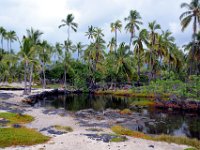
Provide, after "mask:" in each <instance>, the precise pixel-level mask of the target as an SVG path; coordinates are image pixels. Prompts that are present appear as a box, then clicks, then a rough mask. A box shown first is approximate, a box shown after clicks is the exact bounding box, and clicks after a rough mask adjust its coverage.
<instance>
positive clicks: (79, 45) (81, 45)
mask: <svg viewBox="0 0 200 150" xmlns="http://www.w3.org/2000/svg"><path fill="white" fill-rule="evenodd" d="M84 47H85V45H83V44H82V43H81V42H78V43H77V44H76V50H77V53H78V59H79V58H80V57H81V55H82V51H83V48H84Z"/></svg>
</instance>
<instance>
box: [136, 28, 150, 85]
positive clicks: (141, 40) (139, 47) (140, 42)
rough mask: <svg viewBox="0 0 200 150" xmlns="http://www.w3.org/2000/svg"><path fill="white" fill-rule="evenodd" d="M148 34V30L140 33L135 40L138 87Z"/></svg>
mask: <svg viewBox="0 0 200 150" xmlns="http://www.w3.org/2000/svg"><path fill="white" fill-rule="evenodd" d="M147 35H148V32H147V30H146V29H143V30H141V31H140V33H139V36H138V37H136V38H135V40H134V41H133V44H134V45H135V49H134V54H135V55H134V56H135V58H136V59H137V73H138V81H137V82H138V83H137V84H138V86H139V85H140V83H139V81H140V66H142V65H143V60H144V44H146V43H147Z"/></svg>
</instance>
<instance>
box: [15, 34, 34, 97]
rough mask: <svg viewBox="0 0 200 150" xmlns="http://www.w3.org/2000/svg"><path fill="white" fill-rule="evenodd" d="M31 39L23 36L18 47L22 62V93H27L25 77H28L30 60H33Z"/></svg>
mask: <svg viewBox="0 0 200 150" xmlns="http://www.w3.org/2000/svg"><path fill="white" fill-rule="evenodd" d="M31 44H32V43H31V39H29V38H27V37H25V36H24V37H23V40H22V45H21V47H20V52H19V54H18V55H19V57H20V59H21V60H22V62H23V63H24V94H25V95H27V94H28V87H27V77H28V68H29V65H30V63H31V62H32V61H34V56H35V51H34V49H31Z"/></svg>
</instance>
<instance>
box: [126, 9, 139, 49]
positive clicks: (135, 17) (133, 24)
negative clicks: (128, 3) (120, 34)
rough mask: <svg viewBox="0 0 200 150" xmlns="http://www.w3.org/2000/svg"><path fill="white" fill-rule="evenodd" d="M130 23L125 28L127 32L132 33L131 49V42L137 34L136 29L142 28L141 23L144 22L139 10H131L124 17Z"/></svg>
mask: <svg viewBox="0 0 200 150" xmlns="http://www.w3.org/2000/svg"><path fill="white" fill-rule="evenodd" d="M124 20H125V21H127V22H128V23H127V24H126V26H125V29H126V31H127V32H129V33H130V42H129V48H130V50H131V44H132V40H133V37H134V36H135V31H136V30H139V29H140V25H141V24H142V22H141V21H140V20H141V16H140V14H139V12H137V11H136V10H131V11H130V13H129V16H128V17H126V18H125V19H124Z"/></svg>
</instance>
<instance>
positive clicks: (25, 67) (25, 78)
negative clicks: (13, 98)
mask: <svg viewBox="0 0 200 150" xmlns="http://www.w3.org/2000/svg"><path fill="white" fill-rule="evenodd" d="M27 67H28V62H27V61H26V62H25V64H24V95H27V94H28V91H27V76H26V73H27Z"/></svg>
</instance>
